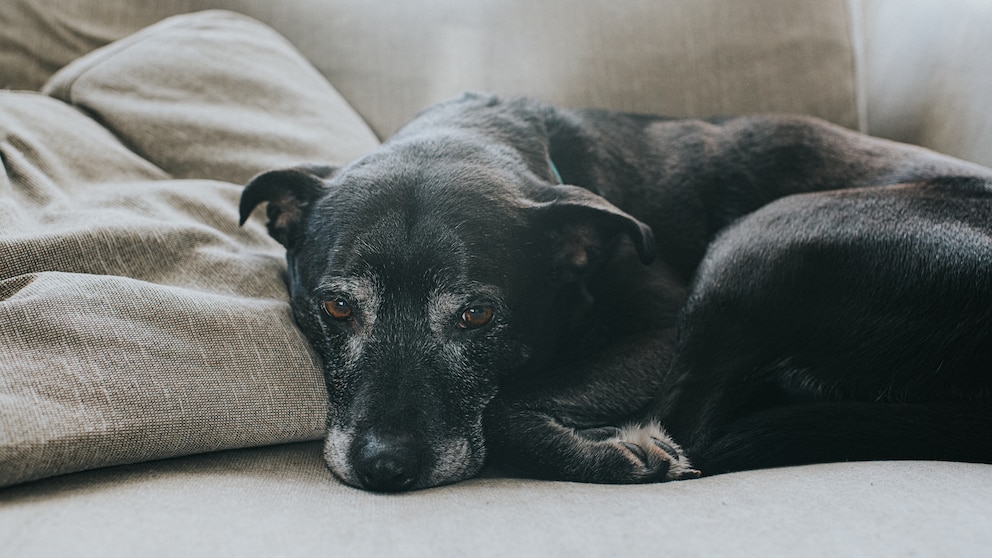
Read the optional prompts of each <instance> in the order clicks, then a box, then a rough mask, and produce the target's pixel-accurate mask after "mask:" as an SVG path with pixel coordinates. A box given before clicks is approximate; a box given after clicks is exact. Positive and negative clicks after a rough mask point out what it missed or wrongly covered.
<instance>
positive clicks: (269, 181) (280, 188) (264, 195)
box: [240, 165, 338, 248]
mask: <svg viewBox="0 0 992 558" xmlns="http://www.w3.org/2000/svg"><path fill="white" fill-rule="evenodd" d="M337 170H338V169H337V168H336V167H329V166H325V165H300V166H296V167H291V168H288V169H280V170H274V171H268V172H263V173H262V174H259V175H257V176H256V177H255V178H252V179H251V180H250V181H248V185H247V186H245V189H244V191H243V192H242V193H241V204H240V211H241V222H240V224H241V225H244V224H245V221H247V220H248V217H250V216H251V212H252V211H254V210H255V207H257V206H258V204H260V203H262V202H268V203H269V204H268V206H267V207H266V214H267V215H268V217H269V222H268V225H267V227H268V229H269V234H270V235H271V236H272V238H274V239H276V240H278V241H279V243H280V244H282V245H283V246H285V247H286V248H289V247H290V246H291V245H293V244H295V241H296V237H297V234H298V229H299V225H300V223H301V222H302V220H303V215H304V213H305V210H306V208H307V207H308V206H309V205H310V203H311V202H313V201H314V200H315V199H317V198H319V197H320V196H321V194H323V193H324V191H325V186H324V179H326V178H329V177H330V176H332V175H333V174H334V173H335V172H337Z"/></svg>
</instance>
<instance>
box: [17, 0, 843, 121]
mask: <svg viewBox="0 0 992 558" xmlns="http://www.w3.org/2000/svg"><path fill="white" fill-rule="evenodd" d="M849 4H852V2H849V0H737V1H734V2H726V1H724V0H694V1H692V2H686V1H684V0H625V1H624V2H619V3H617V2H602V1H601V0H580V1H575V0H548V1H541V2H534V1H533V0H474V1H472V2H465V1H462V0H421V1H418V2H410V1H408V0H378V1H376V2H360V1H349V2H313V1H309V0H288V1H282V2H272V1H271V0H161V1H156V2H141V3H136V2H134V1H133V0H74V1H72V2H66V1H64V0H63V1H51V2H46V3H39V2H35V1H34V0H7V1H6V2H3V3H0V22H3V19H4V18H5V17H6V18H7V19H8V22H9V23H10V27H9V28H10V29H12V30H13V31H12V32H11V33H10V36H9V38H6V37H3V36H0V54H3V56H7V57H8V59H7V60H4V59H3V58H0V76H2V77H7V78H8V80H9V82H8V83H7V84H6V85H8V86H9V85H15V86H21V87H23V86H29V87H31V86H33V87H37V85H36V84H40V81H39V76H43V75H44V74H45V71H46V69H48V71H53V70H54V67H53V64H54V63H55V61H56V60H58V59H61V60H63V63H64V62H67V61H68V60H69V59H70V58H71V57H73V56H78V55H80V54H82V53H84V52H85V51H86V49H88V48H95V47H96V46H98V45H99V44H100V43H101V42H105V41H109V40H111V39H112V38H116V37H120V36H121V35H123V34H124V33H127V32H130V31H133V30H135V29H137V28H139V27H140V26H143V25H146V24H148V23H150V22H151V21H155V19H154V18H157V17H162V16H163V15H166V14H170V13H178V12H182V11H189V10H195V9H203V8H208V7H224V8H228V9H231V10H235V11H238V12H241V13H244V14H247V15H250V16H252V17H255V18H257V19H259V20H261V21H264V22H266V23H267V24H270V25H272V26H273V27H274V28H275V29H277V30H278V31H280V32H281V33H282V34H283V35H285V36H287V37H288V38H289V39H290V40H292V41H293V43H294V44H295V45H296V46H297V48H299V49H300V50H301V51H302V52H303V53H304V54H305V55H306V57H307V58H308V59H309V60H311V61H312V62H313V63H314V64H315V65H316V67H317V68H318V69H319V70H320V71H321V72H322V73H323V74H324V76H326V77H327V78H328V79H329V80H330V81H331V82H332V83H334V85H335V87H336V88H337V89H338V91H340V92H341V93H342V94H343V95H344V96H345V98H346V99H348V101H349V102H350V103H351V104H352V106H354V107H355V108H356V109H357V110H358V112H359V113H360V114H361V115H362V116H363V117H364V118H365V120H366V121H367V122H369V123H370V124H371V126H372V128H373V129H374V130H375V131H376V132H377V133H378V134H379V135H380V137H384V136H386V135H388V134H390V133H391V132H392V131H393V130H395V129H396V128H397V127H398V126H399V125H401V124H402V123H404V122H405V121H407V120H409V119H410V118H411V117H412V116H413V115H414V113H415V112H416V111H417V110H419V109H420V108H422V107H424V106H426V105H428V104H431V103H433V102H436V101H439V100H442V99H446V98H449V97H452V96H454V95H457V94H458V93H460V92H461V91H462V90H464V89H475V90H487V91H494V92H496V93H500V94H503V95H512V94H527V95H532V96H537V97H541V98H544V99H545V100H548V101H551V102H555V103H559V104H565V105H573V106H575V105H582V106H589V105H591V106H599V107H603V108H611V109H620V110H635V111H642V112H651V113H658V114H668V115H672V116H682V115H696V116H700V115H706V116H708V115H715V114H729V113H742V112H760V111H775V112H801V113H808V114H813V115H816V116H820V117H822V118H826V119H828V120H831V121H833V122H837V123H839V124H842V125H845V126H848V127H853V128H857V127H858V126H859V124H860V123H861V122H860V120H859V114H858V103H857V88H856V80H855V74H856V72H855V63H854V61H855V58H856V56H855V52H854V47H853V43H852V41H851V32H852V29H851V27H850V22H851V19H850V12H849ZM853 4H856V2H854V3H853ZM5 41H9V42H10V45H9V46H5V45H4V42H5ZM4 51H7V52H6V53H4ZM39 60H40V61H41V62H39ZM4 85H5V84H3V83H2V82H0V86H4Z"/></svg>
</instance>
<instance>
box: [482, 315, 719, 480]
mask: <svg viewBox="0 0 992 558" xmlns="http://www.w3.org/2000/svg"><path fill="white" fill-rule="evenodd" d="M671 335H672V332H666V333H662V334H658V333H653V334H651V335H649V336H647V337H649V338H648V339H646V338H636V339H631V340H628V342H626V343H621V344H620V345H618V346H614V347H613V348H612V349H611V350H610V351H607V352H606V353H604V354H601V355H598V356H597V357H596V358H595V359H592V360H591V361H589V362H583V363H582V366H581V367H579V369H576V370H569V371H568V372H567V373H563V374H562V375H567V378H568V379H569V380H570V381H569V382H568V383H567V384H565V385H560V384H559V385H557V387H554V388H547V389H544V390H538V391H536V392H535V391H531V390H526V392H525V393H526V394H525V395H520V396H518V397H513V396H505V395H504V396H499V397H497V399H495V400H494V401H493V402H492V403H490V406H489V407H488V409H487V412H486V426H485V430H486V445H487V448H488V452H489V460H490V463H492V464H495V465H496V466H497V467H502V468H505V469H510V470H512V471H516V472H519V473H522V474H526V475H528V476H535V477H539V478H547V479H556V480H569V481H578V482H596V483H624V484H626V483H645V482H659V481H667V480H678V479H685V478H695V477H698V476H700V473H699V471H697V470H695V469H694V468H693V466H692V464H691V461H690V459H689V457H688V456H687V455H686V453H685V451H684V450H683V449H682V447H681V446H680V445H679V444H678V443H677V442H676V441H675V440H674V439H673V438H672V437H671V436H669V435H668V433H667V432H665V430H664V428H663V427H662V425H661V424H660V423H659V422H658V421H656V420H654V419H652V418H643V419H642V418H638V417H639V416H640V414H641V413H640V411H641V409H643V408H645V407H646V406H647V405H648V404H649V398H650V397H651V390H650V389H646V388H645V386H651V385H653V384H654V383H656V382H657V379H656V377H657V376H658V374H657V371H656V370H657V369H656V368H655V367H654V366H644V365H643V363H644V362H654V363H663V362H667V359H668V352H669V351H670V347H671ZM558 379H561V376H558Z"/></svg>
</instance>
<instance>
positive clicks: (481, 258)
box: [241, 94, 992, 490]
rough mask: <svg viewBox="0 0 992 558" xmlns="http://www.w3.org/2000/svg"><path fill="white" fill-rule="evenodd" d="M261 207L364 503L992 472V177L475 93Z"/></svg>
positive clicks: (260, 193) (885, 147) (880, 153)
mask: <svg viewBox="0 0 992 558" xmlns="http://www.w3.org/2000/svg"><path fill="white" fill-rule="evenodd" d="M566 184H567V185H566ZM263 201H267V202H268V216H269V220H270V221H269V225H268V226H269V231H270V232H271V234H272V236H273V237H275V238H276V239H277V240H279V242H281V243H282V244H283V245H285V246H286V248H287V259H288V284H289V290H290V294H291V299H292V306H293V310H294V312H295V315H296V319H297V322H298V324H299V326H300V327H301V328H302V330H303V331H304V332H305V334H306V335H307V336H308V338H309V339H310V341H311V342H312V344H313V346H314V347H315V349H316V350H317V351H318V353H319V354H320V355H321V356H322V358H323V362H324V370H325V376H326V380H327V389H328V394H329V396H330V406H329V412H328V423H327V426H328V433H327V442H326V445H325V457H326V459H327V462H328V464H329V465H330V468H331V469H332V470H333V471H334V473H335V474H337V475H338V476H339V477H340V478H341V479H343V480H344V481H345V482H347V483H350V484H353V485H358V486H362V487H365V488H369V489H373V490H405V489H411V488H421V487H427V486H433V485H438V484H443V483H450V482H453V481H457V480H460V479H464V478H466V477H469V476H471V475H473V474H475V473H476V472H477V471H479V469H480V467H481V466H482V465H483V461H484V460H485V459H488V460H490V461H492V462H493V463H495V464H497V465H500V466H502V467H504V468H506V467H509V468H512V469H515V470H517V471H519V472H521V473H523V474H527V475H531V476H537V477H543V478H552V479H569V480H577V481H589V482H619V483H626V482H646V481H660V480H666V479H679V478H686V477H693V476H698V475H699V474H700V471H701V472H702V473H704V474H715V473H721V472H726V471H734V470H741V469H749V468H756V467H768V466H777V465H788V464H798V463H809V462H822V461H831V460H863V459H948V460H966V461H980V462H990V461H992V374H990V366H992V338H990V337H992V323H990V322H992V236H990V234H992V171H990V170H988V169H985V168H982V167H979V166H976V165H971V164H968V163H965V162H962V161H958V160H955V159H952V158H949V157H945V156H941V155H938V154H936V153H933V152H930V151H926V150H923V149H920V148H916V147H911V146H906V145H901V144H897V143H893V142H888V141H883V140H879V139H873V138H869V137H866V136H863V135H860V134H856V133H853V132H850V131H846V130H843V129H840V128H838V127H835V126H832V125H829V124H826V123H823V122H820V121H817V120H814V119H810V118H804V117H784V116H759V117H745V118H733V119H724V120H711V121H698V120H671V119H663V118H658V117H649V116H642V115H632V114H620V113H612V112H605V111H597V110H578V111H576V110H564V109H559V108H554V107H551V106H548V105H544V104H540V103H537V102H534V101H528V100H521V99H517V100H509V101H503V100H500V99H498V98H495V97H489V96H483V95H475V94H467V95H466V96H464V97H463V98H461V99H458V100H456V101H452V102H448V103H444V104H441V105H438V106H436V107H433V108H430V109H428V110H427V111H425V112H424V113H422V114H421V115H420V116H419V117H418V118H416V119H415V120H414V121H413V122H412V123H410V124H409V125H407V126H406V127H405V128H404V129H403V130H401V131H400V132H399V133H398V134H397V135H396V136H395V137H394V138H392V139H391V140H390V141H389V142H387V143H386V144H384V145H383V146H382V148H381V149H379V150H377V151H376V152H374V153H372V154H370V155H369V156H367V157H365V158H363V159H361V160H359V161H357V162H355V163H353V164H351V165H349V166H347V167H345V168H343V169H340V170H338V169H331V168H324V167H299V168H292V169H288V170H277V171H272V172H268V173H265V174H262V175H260V176H258V177H256V178H255V179H253V180H252V181H251V183H250V184H248V186H247V188H246V190H245V192H244V194H243V196H242V200H241V217H242V222H244V220H245V219H246V218H247V217H248V215H249V214H250V213H251V211H252V210H253V209H254V208H255V207H256V206H257V205H258V204H259V203H261V202H263ZM662 423H663V424H664V425H665V429H666V430H667V433H666V431H665V430H663V429H662V427H661V424H662ZM675 440H677V441H678V442H679V443H676V441H675ZM690 460H691V464H690ZM697 469H698V470H697Z"/></svg>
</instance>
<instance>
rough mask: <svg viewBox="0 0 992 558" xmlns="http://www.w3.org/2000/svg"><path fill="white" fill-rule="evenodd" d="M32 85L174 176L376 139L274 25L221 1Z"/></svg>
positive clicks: (351, 147) (239, 178)
mask: <svg viewBox="0 0 992 558" xmlns="http://www.w3.org/2000/svg"><path fill="white" fill-rule="evenodd" d="M43 91H44V92H46V93H48V94H50V95H52V96H54V97H56V98H59V99H61V100H63V101H65V102H67V103H71V104H73V105H76V106H78V107H80V108H81V109H83V110H85V111H86V112H87V114H91V115H94V116H95V117H96V118H97V119H99V120H100V122H101V123H103V124H104V125H105V126H107V127H108V128H109V129H110V130H112V131H113V132H114V133H115V134H116V135H117V136H118V137H120V138H121V139H122V140H123V141H124V142H125V143H126V144H127V145H128V146H129V147H130V148H131V149H133V150H134V151H135V152H137V153H138V154H139V155H141V156H143V157H144V158H146V159H148V160H149V161H151V162H153V163H155V164H157V165H158V166H159V167H161V168H162V169H164V170H166V171H167V172H169V173H170V174H172V175H173V176H174V177H177V178H187V177H196V178H212V179H215V180H224V181H227V182H235V183H244V182H245V181H247V180H248V179H249V178H251V176H253V175H254V174H256V173H258V172H261V171H264V170H269V169H272V168H277V167H281V166H287V165H291V164H294V163H299V162H305V161H321V162H330V163H338V164H344V163H348V162H350V161H352V160H353V159H357V158H358V157H360V156H362V155H364V154H365V153H367V152H369V151H371V150H372V149H375V147H376V146H377V145H378V140H377V139H376V138H375V135H374V134H373V133H372V132H371V130H369V128H368V127H367V126H366V125H365V123H364V122H363V121H362V120H361V118H360V117H359V116H358V115H357V114H356V113H355V112H354V111H353V110H352V109H351V107H350V106H348V104H347V103H346V102H345V101H344V99H342V98H341V96H340V95H338V93H337V91H335V90H334V88H333V87H331V85H330V84H329V83H327V81H326V80H325V79H324V78H323V77H322V76H321V75H320V74H319V73H318V72H317V71H316V70H315V69H314V68H313V66H311V65H310V63H309V62H307V60H306V59H305V58H303V56H302V55H300V54H299V52H297V51H296V49H294V48H293V47H292V45H290V44H289V43H288V42H287V41H286V40H285V39H283V38H282V36H280V35H279V34H277V33H276V32H275V31H273V30H272V29H270V28H269V27H267V26H265V25H262V24H261V23H259V22H257V21H255V20H253V19H250V18H248V17H245V16H242V15H239V14H235V13H231V12H224V11H207V12H199V13H196V14H192V15H182V16H175V17H173V18H170V19H166V20H164V21H162V22H160V23H157V24H155V25H153V26H151V27H149V28H147V29H144V30H142V31H140V32H138V33H136V34H134V35H132V36H130V37H128V38H125V39H122V40H120V41H118V42H116V43H112V44H110V45H108V46H106V47H103V48H101V49H99V50H97V51H94V52H92V53H90V54H89V55H87V56H85V57H83V58H81V59H79V60H77V61H75V62H73V63H72V64H69V65H68V66H66V67H65V68H63V69H62V70H60V71H59V72H58V73H57V74H55V76H53V77H52V79H51V80H50V81H49V82H48V83H47V84H46V85H45V87H44V88H43Z"/></svg>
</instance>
